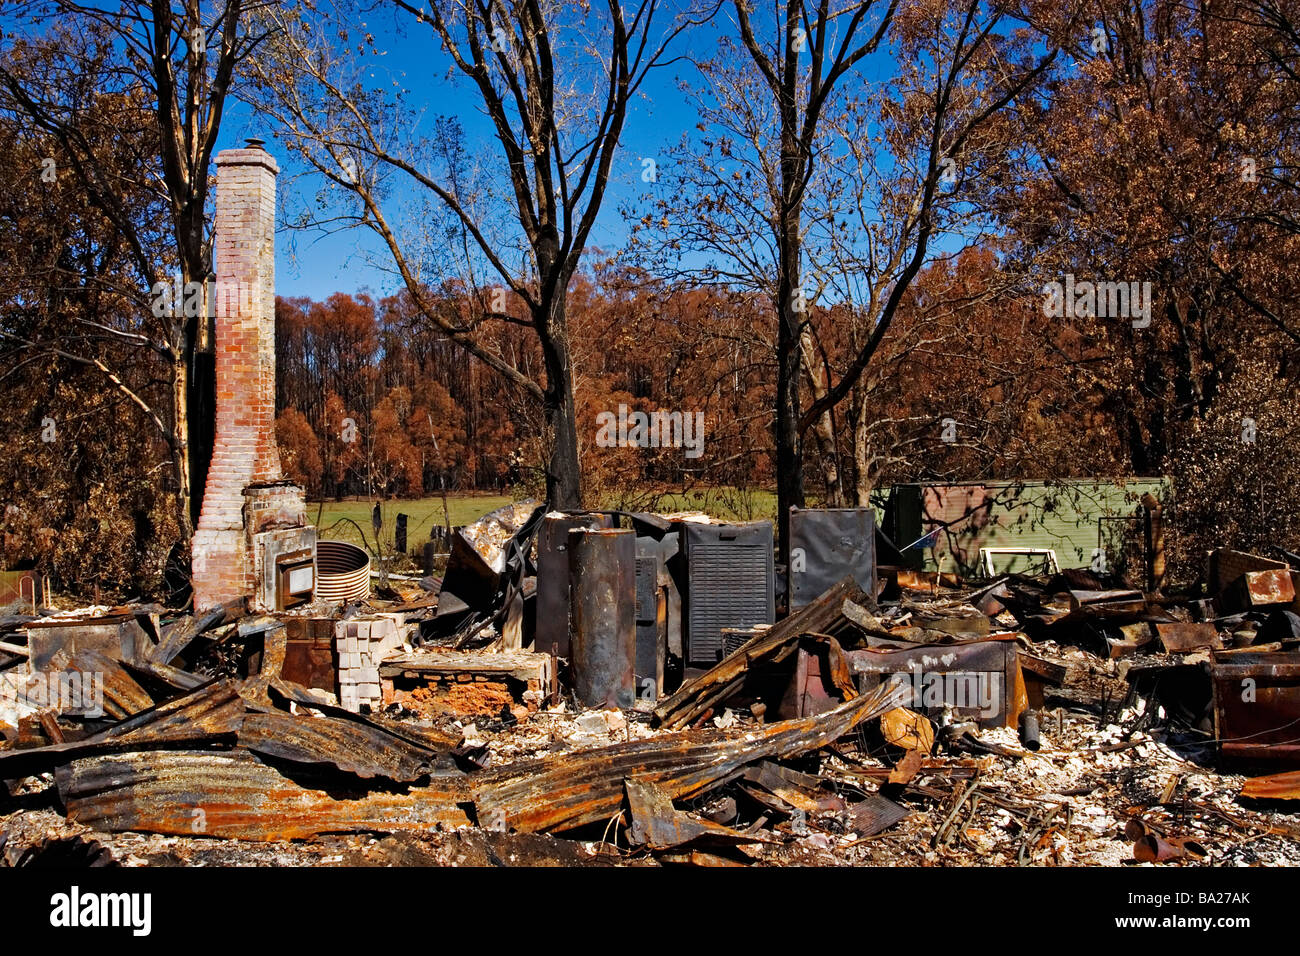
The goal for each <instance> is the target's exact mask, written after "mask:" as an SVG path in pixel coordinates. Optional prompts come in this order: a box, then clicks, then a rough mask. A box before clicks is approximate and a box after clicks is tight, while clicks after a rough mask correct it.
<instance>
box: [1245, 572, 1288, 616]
mask: <svg viewBox="0 0 1300 956" xmlns="http://www.w3.org/2000/svg"><path fill="white" fill-rule="evenodd" d="M1233 587H1234V590H1235V591H1236V594H1235V597H1236V598H1237V601H1238V606H1239V607H1242V608H1243V609H1244V608H1252V607H1267V606H1268V605H1270V604H1290V603H1291V602H1292V601H1294V600H1295V586H1294V585H1293V584H1292V583H1291V572H1290V571H1289V570H1288V569H1286V568H1273V569H1270V570H1267V571H1247V572H1246V573H1245V574H1243V575H1242V576H1241V577H1240V578H1238V579H1237V581H1236V583H1235V584H1234V585H1233Z"/></svg>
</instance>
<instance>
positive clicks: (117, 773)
mask: <svg viewBox="0 0 1300 956" xmlns="http://www.w3.org/2000/svg"><path fill="white" fill-rule="evenodd" d="M55 780H56V782H57V784H58V788H59V796H60V798H61V800H62V802H63V804H64V806H65V807H66V808H67V812H68V819H69V820H71V821H73V822H75V823H81V824H84V825H86V826H89V827H92V828H94V829H96V830H107V831H110V832H116V831H122V830H142V831H145V832H149V833H168V834H174V835H178V836H195V835H203V836H213V837H223V838H226V839H235V840H302V839H307V838H309V837H313V836H317V835H319V834H322V833H360V832H371V831H379V832H386V831H396V830H433V829H435V828H437V827H439V826H442V827H457V826H465V825H467V824H468V823H469V820H468V818H467V816H466V814H465V811H464V810H463V809H462V807H461V804H462V803H463V802H464V801H465V800H466V799H467V795H466V793H465V791H464V781H463V778H461V777H456V776H447V777H435V778H433V780H432V781H431V782H430V784H429V785H427V786H422V787H412V788H405V787H403V788H400V789H396V790H387V789H373V790H370V791H366V790H364V789H361V788H358V790H357V791H356V792H350V791H347V790H341V789H340V788H339V786H338V775H337V774H329V775H325V776H323V777H322V778H320V780H319V786H316V785H315V784H316V781H314V780H313V781H311V785H309V784H308V783H307V781H309V780H311V778H310V777H309V776H308V775H307V774H305V773H304V774H303V775H298V774H295V777H294V779H290V778H289V777H286V776H284V775H283V774H282V773H280V771H279V770H277V769H276V768H274V767H272V766H269V765H268V764H266V763H264V762H263V761H262V760H260V759H259V758H258V757H257V756H255V755H254V754H250V753H248V752H246V751H241V750H236V751H232V752H230V753H213V752H203V751H186V750H180V751H164V752H133V753H124V754H117V755H114V756H101V757H88V758H84V759H81V760H75V761H72V762H71V763H69V764H66V765H64V766H62V767H60V768H59V770H58V772H57V774H56V775H55Z"/></svg>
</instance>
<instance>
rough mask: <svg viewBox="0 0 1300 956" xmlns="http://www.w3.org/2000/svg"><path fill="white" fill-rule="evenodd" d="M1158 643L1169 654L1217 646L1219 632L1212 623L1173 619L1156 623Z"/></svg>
mask: <svg viewBox="0 0 1300 956" xmlns="http://www.w3.org/2000/svg"><path fill="white" fill-rule="evenodd" d="M1156 633H1157V634H1159V635H1160V643H1162V644H1164V646H1165V650H1166V651H1168V652H1169V653H1170V654H1185V653H1187V652H1188V651H1195V650H1200V649H1202V648H1206V647H1219V646H1220V644H1219V632H1218V630H1217V629H1216V628H1215V627H1214V625H1213V624H1191V623H1183V622H1181V621H1175V622H1171V623H1166V624H1157V625H1156Z"/></svg>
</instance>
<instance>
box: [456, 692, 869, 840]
mask: <svg viewBox="0 0 1300 956" xmlns="http://www.w3.org/2000/svg"><path fill="white" fill-rule="evenodd" d="M891 706H892V696H891V694H890V693H889V692H888V691H887V690H886V689H884V688H881V689H880V690H879V691H878V692H877V693H874V694H871V695H868V696H866V697H859V698H857V699H855V700H851V701H847V702H845V703H844V704H842V705H840V706H839V707H837V708H835V709H834V710H831V711H828V712H827V713H825V714H820V715H818V716H816V717H805V718H801V719H799V720H788V721H782V722H779V723H774V724H769V725H767V726H765V727H761V728H759V729H757V730H751V731H749V732H748V733H743V734H736V733H727V732H722V731H711V730H710V731H685V732H681V733H676V734H665V735H663V736H660V737H654V738H651V739H648V740H638V741H633V742H631V743H626V744H615V745H613V746H610V747H602V748H598V749H595V750H586V751H579V752H578V753H575V754H571V755H563V756H559V757H550V758H546V759H543V760H536V761H530V762H528V763H526V764H522V765H515V766H512V767H507V768H503V769H501V770H496V771H492V770H489V771H487V772H486V773H484V774H480V775H476V776H475V777H474V778H473V783H474V805H475V809H476V811H477V814H478V819H479V821H480V823H484V822H485V821H488V822H489V823H488V825H496V826H508V827H511V828H513V829H515V830H520V831H523V832H530V833H531V832H538V831H546V830H569V829H573V828H574V827H578V826H582V825H584V824H588V823H596V822H598V821H606V820H609V819H610V818H611V817H613V816H614V814H616V813H618V812H619V808H620V806H621V804H622V801H623V792H624V784H623V781H624V780H625V779H627V778H628V777H633V776H635V777H638V778H640V779H642V780H644V781H646V782H649V783H652V784H654V785H656V786H658V787H660V788H661V789H662V790H663V791H664V792H665V793H667V794H668V796H669V798H670V799H672V800H680V799H682V798H684V797H690V796H693V795H695V794H697V793H701V792H703V791H705V790H707V789H709V788H711V787H713V786H715V785H717V784H718V783H720V782H722V781H725V780H728V779H731V778H733V777H734V776H735V775H736V774H738V773H739V772H740V770H741V769H742V768H743V767H745V766H746V765H748V764H750V763H753V762H754V761H756V760H762V759H764V758H782V757H793V756H797V755H799V754H803V753H807V752H809V751H812V750H817V749H818V748H820V747H823V746H825V745H826V744H829V743H830V742H832V741H834V740H836V739H837V738H839V737H840V736H842V735H843V734H845V733H847V732H848V731H850V730H852V729H853V728H854V727H856V726H857V725H858V724H859V723H861V722H862V721H864V720H869V719H871V718H873V717H878V716H879V715H880V714H882V713H883V712H884V711H886V710H888V709H889V708H890V707H891Z"/></svg>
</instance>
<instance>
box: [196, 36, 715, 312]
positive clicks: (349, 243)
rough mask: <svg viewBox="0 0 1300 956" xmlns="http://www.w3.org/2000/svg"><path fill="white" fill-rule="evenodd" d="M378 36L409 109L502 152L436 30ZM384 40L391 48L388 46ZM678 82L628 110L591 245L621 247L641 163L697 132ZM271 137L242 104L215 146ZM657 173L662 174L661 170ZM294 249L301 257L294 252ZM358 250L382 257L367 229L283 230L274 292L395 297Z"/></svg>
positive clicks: (658, 76) (681, 41) (702, 41)
mask: <svg viewBox="0 0 1300 956" xmlns="http://www.w3.org/2000/svg"><path fill="white" fill-rule="evenodd" d="M663 22H664V23H665V24H666V23H667V22H668V17H667V15H664V16H663ZM715 30H716V28H715V27H714V26H708V27H704V28H695V32H694V34H693V35H692V36H689V37H686V36H683V37H679V38H678V44H677V47H676V50H677V52H679V53H680V52H681V51H682V49H683V48H684V47H686V46H690V47H692V48H694V49H695V50H697V51H701V52H704V51H705V49H706V45H709V44H716V42H717V39H716V32H715ZM376 36H377V38H379V39H380V41H381V42H380V45H381V48H385V49H387V50H388V55H387V56H386V57H384V59H383V60H382V61H381V62H382V63H383V65H384V67H386V68H387V69H388V70H390V71H391V72H392V73H393V74H395V75H396V74H398V73H400V72H401V71H405V76H403V77H401V78H400V82H401V83H402V84H403V85H404V86H405V87H406V88H407V89H409V90H410V97H409V98H410V101H411V103H412V104H420V103H423V104H427V109H428V110H429V112H430V113H431V114H437V113H446V114H452V115H455V116H457V117H459V118H460V120H461V122H462V124H463V126H464V128H465V131H466V135H467V138H468V139H469V140H470V141H471V142H472V143H473V144H474V145H475V148H477V149H478V150H480V151H482V152H484V153H486V154H487V155H493V156H495V155H499V150H500V146H499V144H498V143H497V142H496V141H495V139H494V137H493V135H492V130H491V127H490V125H489V123H488V121H487V120H486V117H485V116H484V115H483V111H482V107H481V105H480V103H479V101H478V99H477V92H476V91H475V90H474V89H473V87H472V86H471V85H470V84H469V83H468V81H466V80H464V78H457V80H456V81H455V82H454V83H452V82H449V81H448V80H447V79H446V69H445V64H446V62H447V61H446V58H445V57H444V56H443V54H442V52H441V50H440V49H439V48H438V45H437V43H436V42H435V41H434V40H433V39H432V30H431V29H429V28H427V27H425V28H423V29H421V30H411V31H410V33H409V34H408V35H407V36H405V37H394V36H392V35H391V34H389V33H388V32H387V31H386V30H385V34H384V35H383V36H381V35H380V34H379V32H378V31H376ZM384 39H387V40H388V41H389V42H387V43H384V42H383V40H384ZM679 78H681V79H686V80H688V81H693V80H694V79H695V69H694V67H693V66H692V65H691V63H689V62H688V61H684V60H679V61H677V62H675V63H671V64H668V65H665V66H662V67H659V68H656V69H654V70H652V71H651V72H650V74H649V75H648V76H647V78H646V80H645V82H644V83H643V84H642V87H641V89H640V90H639V91H638V95H637V96H636V97H635V99H634V100H633V102H632V104H631V105H630V108H629V110H628V116H627V120H626V123H625V125H624V129H623V135H622V138H621V140H620V149H619V152H618V153H617V155H616V156H615V161H614V167H613V170H612V172H611V175H610V182H609V187H608V189H607V192H606V195H605V201H604V204H603V205H602V208H601V213H600V218H599V220H598V221H597V223H596V226H595V228H594V229H593V232H592V236H591V241H590V243H589V245H592V246H598V247H601V248H604V249H608V250H613V249H615V248H617V247H618V246H619V245H621V244H622V242H623V241H624V239H625V237H626V234H627V230H626V227H625V226H624V224H623V221H622V217H621V216H620V214H619V206H620V204H622V203H623V202H626V201H629V200H632V199H635V198H636V197H637V196H639V195H643V194H644V191H645V190H646V189H648V188H649V187H648V186H647V184H646V183H644V182H642V180H641V173H642V162H641V161H642V158H643V157H646V156H653V157H657V158H658V162H659V163H661V164H662V162H663V159H662V157H663V154H664V152H665V150H666V149H667V148H668V147H669V146H672V145H675V144H676V143H677V142H678V141H679V140H680V139H681V136H682V134H683V133H684V132H689V131H693V130H694V127H695V124H696V123H697V121H698V116H697V114H696V112H695V110H694V109H693V108H692V106H691V105H690V103H689V102H688V101H687V98H686V96H685V95H684V94H683V93H682V91H681V90H680V89H679V88H678V79H679ZM270 132H271V129H270V128H269V126H268V124H267V122H266V121H265V120H264V119H262V118H260V117H257V116H255V115H253V114H252V113H251V112H250V110H249V109H248V108H247V107H246V106H244V105H243V104H234V105H233V106H232V109H231V110H230V112H229V113H228V115H227V117H226V120H225V121H224V122H223V125H222V135H221V141H220V144H219V147H218V148H219V149H225V148H230V147H235V146H240V145H242V144H243V141H244V139H245V137H248V136H254V135H256V136H260V137H262V138H264V139H267V140H268V144H267V148H268V149H270V150H271V151H272V152H276V145H277V144H276V143H275V142H274V141H273V140H272V139H271V137H270V135H268V134H269V133H270ZM277 159H278V160H279V162H280V166H281V169H282V171H283V172H286V173H287V172H290V171H292V163H291V161H290V159H289V158H288V157H286V156H285V155H283V150H282V149H281V150H280V154H279V155H277ZM660 169H661V172H662V169H663V167H662V165H661V167H660ZM281 183H282V186H287V185H288V178H287V177H286V176H285V175H283V174H282V176H281ZM286 198H287V199H288V200H289V202H290V203H292V202H293V201H294V197H292V196H289V197H286ZM398 201H400V199H399V200H398ZM295 248H296V256H295V255H293V254H292V251H293V250H294V249H295ZM359 249H360V250H363V251H364V250H368V251H369V252H370V253H371V254H374V255H379V256H382V255H383V254H384V253H383V252H382V251H381V249H380V244H379V242H378V239H377V237H375V236H374V235H373V234H372V233H370V232H369V231H366V230H349V231H346V232H341V233H334V234H331V235H322V234H319V233H307V232H299V233H298V234H296V235H295V236H292V237H291V236H290V235H289V234H287V233H286V231H285V230H283V229H281V231H280V233H279V235H278V236H277V242H276V253H277V255H276V286H277V292H278V293H279V294H280V295H283V296H310V297H312V298H315V299H321V298H324V297H326V296H328V295H329V294H331V293H333V292H349V293H352V292H357V291H362V290H368V291H370V292H371V293H372V294H376V295H388V294H391V293H392V292H394V291H396V289H397V287H398V285H399V281H398V280H397V279H396V277H394V276H392V275H391V274H388V273H385V272H383V271H381V270H379V269H377V268H375V267H374V266H373V265H371V263H369V262H367V261H366V259H367V256H366V255H359V254H358V250H359Z"/></svg>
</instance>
